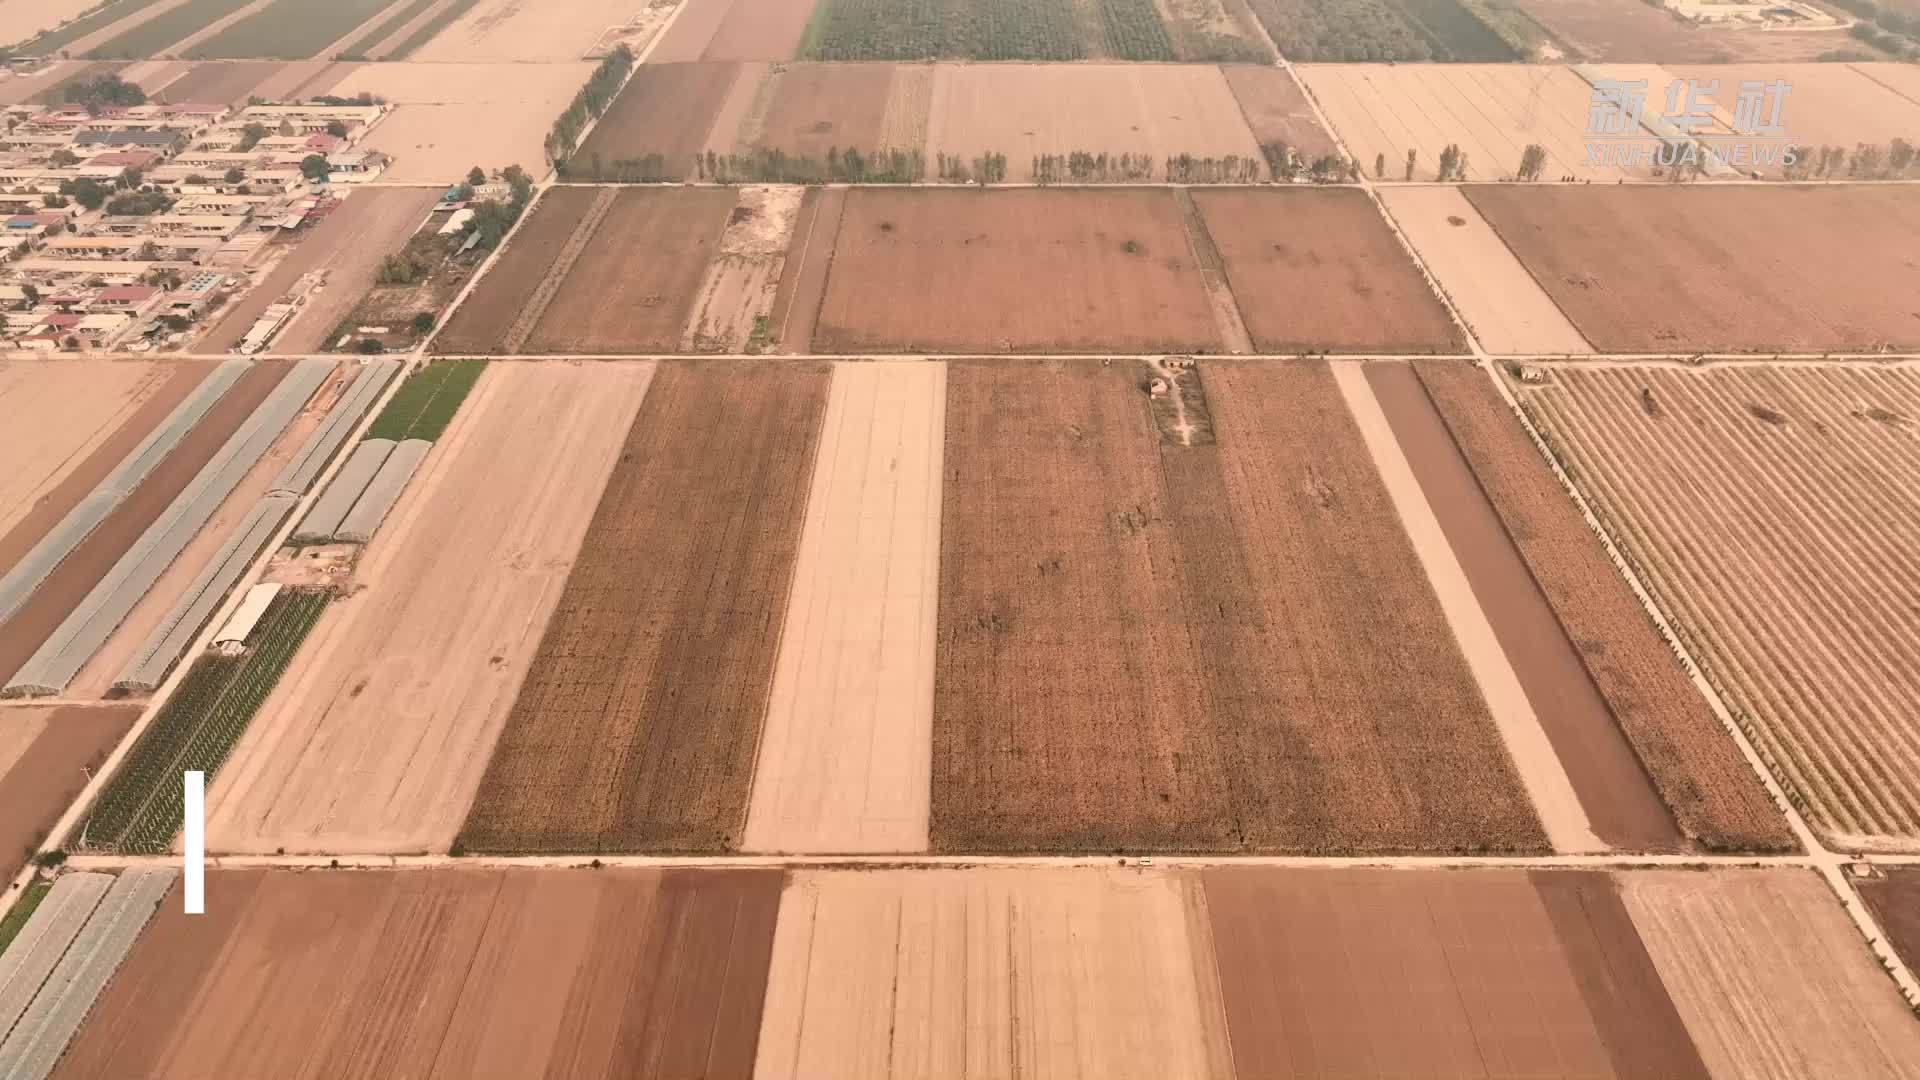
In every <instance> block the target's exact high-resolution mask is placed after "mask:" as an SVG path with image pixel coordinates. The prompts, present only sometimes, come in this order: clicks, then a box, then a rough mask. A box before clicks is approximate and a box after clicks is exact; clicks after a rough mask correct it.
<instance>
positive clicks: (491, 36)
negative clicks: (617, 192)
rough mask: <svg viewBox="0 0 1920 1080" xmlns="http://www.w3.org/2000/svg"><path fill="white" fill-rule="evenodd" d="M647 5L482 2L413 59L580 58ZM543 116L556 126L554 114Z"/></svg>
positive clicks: (629, 1)
mask: <svg viewBox="0 0 1920 1080" xmlns="http://www.w3.org/2000/svg"><path fill="white" fill-rule="evenodd" d="M645 6H646V0H568V2H567V3H565V4H561V5H555V4H550V3H540V2H538V0H481V2H480V3H478V4H475V5H474V6H473V8H472V9H471V10H469V11H468V12H467V13H466V14H465V15H462V16H461V17H460V18H458V19H456V20H455V21H454V22H453V24H452V25H450V26H448V27H447V28H446V29H444V30H442V31H440V32H439V33H438V34H435V35H434V37H433V40H432V41H429V42H427V43H426V44H425V45H422V46H421V47H420V48H419V49H417V50H415V51H414V53H413V54H412V55H411V56H410V57H409V59H411V60H415V61H420V62H431V63H485V64H507V63H529V62H540V63H552V62H556V61H563V60H578V59H581V58H582V57H584V56H585V55H586V53H587V52H588V50H590V49H592V48H593V47H594V45H595V44H596V43H598V42H599V41H600V39H601V36H602V35H604V34H605V33H606V32H607V29H608V28H609V27H613V26H618V25H621V24H623V23H625V22H627V21H628V20H629V19H631V18H632V17H633V16H634V14H635V13H636V12H637V11H638V10H639V9H641V8H643V7H645ZM580 82H581V83H582V84H584V83H585V82H586V78H585V77H584V76H582V77H581V80H580ZM563 104H564V103H563ZM557 111H558V110H555V112H556V113H557ZM542 115H543V116H546V117H547V120H548V122H551V116H550V115H548V114H544V113H543V114H542Z"/></svg>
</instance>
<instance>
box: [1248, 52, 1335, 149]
mask: <svg viewBox="0 0 1920 1080" xmlns="http://www.w3.org/2000/svg"><path fill="white" fill-rule="evenodd" d="M1220 70H1221V71H1222V72H1223V73H1224V74H1225V75H1226V77H1227V86H1228V88H1230V89H1231V90H1232V91H1233V96H1234V99H1235V100H1236V101H1238V102H1239V103H1240V113H1241V115H1242V116H1243V117H1245V118H1246V121H1247V127H1248V128H1249V129H1250V130H1251V131H1252V132H1253V137H1254V140H1255V141H1257V142H1259V143H1260V144H1261V145H1263V146H1264V145H1266V144H1268V143H1275V142H1279V143H1285V144H1287V145H1288V146H1290V147H1292V148H1293V149H1294V151H1295V152H1296V153H1298V154H1299V155H1300V157H1301V158H1302V160H1304V161H1307V162H1309V163H1311V162H1312V161H1313V159H1315V158H1317V157H1321V156H1323V155H1326V154H1337V153H1338V152H1339V151H1338V149H1337V148H1336V147H1335V146H1334V145H1333V137H1332V136H1331V135H1329V134H1327V130H1326V129H1325V128H1323V127H1321V126H1320V121H1319V120H1318V119H1316V118H1315V117H1314V115H1313V106H1312V105H1310V104H1309V103H1308V102H1307V98H1306V95H1305V94H1302V93H1301V92H1300V86H1299V84H1298V83H1296V82H1295V81H1294V79H1293V76H1292V75H1291V74H1289V73H1288V72H1287V71H1286V70H1285V69H1284V68H1278V67H1270V66H1267V65H1264V64H1262V65H1255V64H1230V65H1227V66H1225V67H1222V68H1221V69H1220Z"/></svg>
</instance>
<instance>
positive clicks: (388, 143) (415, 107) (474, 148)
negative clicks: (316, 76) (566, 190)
mask: <svg viewBox="0 0 1920 1080" xmlns="http://www.w3.org/2000/svg"><path fill="white" fill-rule="evenodd" d="M335 70H338V71H340V72H341V73H342V74H341V76H340V77H339V78H337V79H334V80H333V81H332V85H330V86H329V85H326V80H318V81H316V83H315V85H314V86H313V87H312V88H311V91H312V92H316V93H321V92H323V93H327V94H332V95H336V96H340V97H352V96H354V95H356V94H362V93H367V94H373V95H375V96H376V97H379V98H383V99H385V100H387V101H390V102H395V103H397V104H398V105H399V106H400V108H398V109H396V110H394V111H393V113H392V114H391V115H389V116H387V117H386V118H385V119H383V120H381V121H380V124H379V126H377V127H375V128H374V129H373V131H372V132H371V133H370V134H369V135H368V136H367V139H366V141H365V142H363V143H362V144H361V145H363V146H364V147H366V148H367V149H370V150H378V151H380V152H382V153H386V154H391V155H393V158H394V163H393V165H392V166H390V167H389V168H388V169H387V171H386V172H384V173H382V174H381V179H382V180H385V181H388V182H391V183H396V184H439V185H446V184H450V183H452V182H454V181H456V180H458V179H460V178H461V177H463V176H465V175H466V174H467V170H468V169H471V168H473V167H474V166H476V165H477V166H479V167H481V168H482V169H486V170H488V171H492V170H496V169H503V168H505V167H507V166H508V165H519V166H521V167H522V168H524V169H526V170H527V171H528V172H529V173H533V174H536V175H537V174H539V173H541V172H543V171H544V166H545V164H546V159H545V155H544V151H543V150H542V149H541V140H542V139H544V138H545V137H546V134H547V131H548V129H549V127H550V126H551V125H552V123H553V117H555V116H557V115H559V113H560V110H562V109H564V108H566V106H567V102H568V101H570V100H571V99H572V98H573V95H574V94H575V93H577V92H579V89H580V87H581V86H582V85H583V84H584V83H585V82H586V81H587V76H588V75H589V74H591V73H592V71H593V66H592V65H591V64H588V63H555V64H502V63H486V64H479V63H461V62H450V63H442V64H433V65H427V64H417V63H414V64H352V65H337V66H336V68H335ZM392 246H394V247H398V246H399V245H398V244H397V243H396V244H394V245H392Z"/></svg>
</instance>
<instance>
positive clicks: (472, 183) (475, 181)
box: [467, 165, 487, 187]
mask: <svg viewBox="0 0 1920 1080" xmlns="http://www.w3.org/2000/svg"><path fill="white" fill-rule="evenodd" d="M486 182H487V171H486V170H485V169H482V168H481V167H480V166H478V165H475V166H474V167H473V168H471V169H469V170H467V186H468V187H480V186H481V185H483V184H485V183H486Z"/></svg>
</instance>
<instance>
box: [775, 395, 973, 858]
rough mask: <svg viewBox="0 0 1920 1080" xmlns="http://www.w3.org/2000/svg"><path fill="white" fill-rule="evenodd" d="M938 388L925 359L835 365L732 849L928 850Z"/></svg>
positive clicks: (942, 415)
mask: <svg viewBox="0 0 1920 1080" xmlns="http://www.w3.org/2000/svg"><path fill="white" fill-rule="evenodd" d="M946 388H947V378H946V368H945V366H944V365H942V364H938V363H932V364H928V363H901V364H884V363H853V364H839V365H836V366H835V368H834V371H833V386H832V389H831V391H830V392H829V394H828V397H827V409H826V415H825V417H824V418H823V420H822V423H821V431H820V447H819V450H818V451H817V452H816V455H815V459H814V472H813V482H812V486H811V488H810V493H809V497H808V499H807V517H806V524H805V525H804V526H803V527H802V529H801V533H800V549H799V553H798V555H797V556H796V558H795V562H794V571H793V588H792V591H791V593H790V594H789V597H788V601H787V610H786V612H785V618H784V621H783V623H782V625H783V630H782V633H781V638H780V652H779V656H778V659H777V660H776V662H775V664H774V670H773V689H772V692H771V697H770V701H769V704H768V707H767V718H766V725H765V729H764V731H763V732H762V733H761V737H760V752H759V756H758V758H757V759H756V763H755V768H754V776H753V795H752V799H751V801H750V803H749V805H748V811H747V831H746V835H745V840H744V841H743V843H742V845H741V846H742V847H743V848H744V849H746V850H749V851H778V852H849V851H924V850H926V847H927V813H928V810H927V799H928V774H927V770H928V763H929V760H930V758H931V755H932V727H933V674H934V649H935V636H934V634H935V629H936V623H937V615H938V609H939V586H940V574H939V561H940V511H941V501H940V479H941V455H942V450H943V447H944V444H945V430H946V409H947V394H946Z"/></svg>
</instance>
